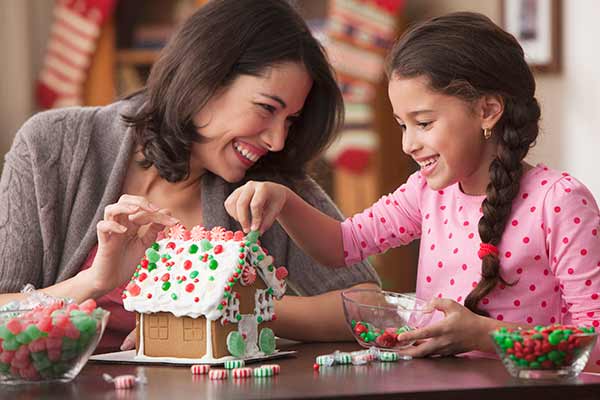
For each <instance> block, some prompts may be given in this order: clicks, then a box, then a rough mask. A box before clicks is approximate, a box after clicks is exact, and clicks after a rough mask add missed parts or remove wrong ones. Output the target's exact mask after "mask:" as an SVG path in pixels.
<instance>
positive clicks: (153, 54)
mask: <svg viewBox="0 0 600 400" xmlns="http://www.w3.org/2000/svg"><path fill="white" fill-rule="evenodd" d="M159 54H160V50H147V49H124V50H117V62H118V63H120V64H135V65H152V64H154V62H155V61H156V60H157V59H158V55H159Z"/></svg>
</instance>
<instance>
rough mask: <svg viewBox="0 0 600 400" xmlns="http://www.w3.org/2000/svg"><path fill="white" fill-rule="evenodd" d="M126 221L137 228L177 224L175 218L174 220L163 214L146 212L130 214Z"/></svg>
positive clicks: (177, 221)
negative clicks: (150, 225)
mask: <svg viewBox="0 0 600 400" xmlns="http://www.w3.org/2000/svg"><path fill="white" fill-rule="evenodd" d="M128 220H129V221H130V222H132V223H134V224H136V225H138V226H143V225H148V224H161V225H163V226H173V225H175V224H177V223H179V220H178V219H177V218H174V217H172V216H170V215H168V214H166V213H164V212H148V211H143V210H141V211H138V212H136V213H135V214H130V215H129V216H128Z"/></svg>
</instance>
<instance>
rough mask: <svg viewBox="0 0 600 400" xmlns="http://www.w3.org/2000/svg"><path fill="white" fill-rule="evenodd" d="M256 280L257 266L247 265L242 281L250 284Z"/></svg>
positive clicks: (244, 283)
mask: <svg viewBox="0 0 600 400" xmlns="http://www.w3.org/2000/svg"><path fill="white" fill-rule="evenodd" d="M255 281H256V268H254V267H251V266H249V265H246V266H245V267H244V269H243V270H242V279H241V283H242V285H244V286H250V285H252V284H253V283H254V282H255Z"/></svg>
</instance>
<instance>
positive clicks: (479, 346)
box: [397, 299, 493, 357]
mask: <svg viewBox="0 0 600 400" xmlns="http://www.w3.org/2000/svg"><path fill="white" fill-rule="evenodd" d="M429 304H430V305H431V306H432V307H433V308H434V309H436V310H439V311H441V312H443V313H444V315H445V318H444V319H443V320H441V321H438V322H436V323H433V324H431V325H429V326H426V327H424V328H420V329H415V330H414V331H409V332H405V333H401V334H400V335H398V338H397V339H398V341H399V342H404V341H406V342H408V341H413V340H416V341H417V342H416V343H417V344H415V345H414V346H411V347H408V348H406V349H402V350H401V353H402V354H406V355H410V356H413V357H426V356H433V355H441V356H448V355H452V354H458V353H464V352H467V351H473V350H481V351H490V346H491V341H490V339H489V336H488V332H489V331H491V330H492V329H493V328H492V327H491V325H490V323H491V321H492V320H490V319H489V318H485V317H482V316H480V315H477V314H475V313H473V312H471V311H470V310H469V309H467V308H466V307H464V306H463V305H461V304H459V303H457V302H455V301H454V300H450V299H434V300H432V301H431V302H430V303H429ZM488 342H489V343H488ZM491 351H493V350H491Z"/></svg>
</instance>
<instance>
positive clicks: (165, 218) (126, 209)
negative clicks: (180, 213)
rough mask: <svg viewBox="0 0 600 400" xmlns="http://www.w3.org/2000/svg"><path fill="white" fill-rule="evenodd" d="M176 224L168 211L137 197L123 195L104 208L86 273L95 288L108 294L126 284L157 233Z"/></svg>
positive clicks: (176, 221) (175, 220)
mask: <svg viewBox="0 0 600 400" xmlns="http://www.w3.org/2000/svg"><path fill="white" fill-rule="evenodd" d="M176 223H178V220H177V219H175V218H173V217H171V216H170V215H169V212H168V211H167V210H164V209H162V210H161V209H160V208H159V207H157V206H155V205H153V204H151V203H150V202H149V201H148V200H146V199H145V198H143V197H139V196H131V195H126V194H125V195H123V196H121V198H120V199H119V201H118V202H117V203H115V204H111V205H109V206H107V207H106V208H105V209H104V219H103V220H102V221H100V222H98V224H97V227H96V229H97V232H98V251H97V253H96V257H95V258H94V262H93V264H92V266H91V267H90V269H89V270H88V271H89V274H90V276H91V279H92V284H93V285H94V287H95V288H96V289H97V290H98V291H100V292H102V291H104V292H108V291H110V290H113V289H114V288H116V287H118V286H119V285H122V284H123V283H124V282H126V281H127V280H128V279H129V278H130V277H131V275H132V274H133V272H134V271H135V267H136V265H137V264H138V262H139V261H140V259H141V257H142V256H143V255H144V251H145V250H146V249H147V248H148V247H149V246H150V245H151V244H152V243H153V242H154V240H156V236H157V234H158V232H160V231H161V230H162V229H164V227H165V226H172V225H175V224H176Z"/></svg>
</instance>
